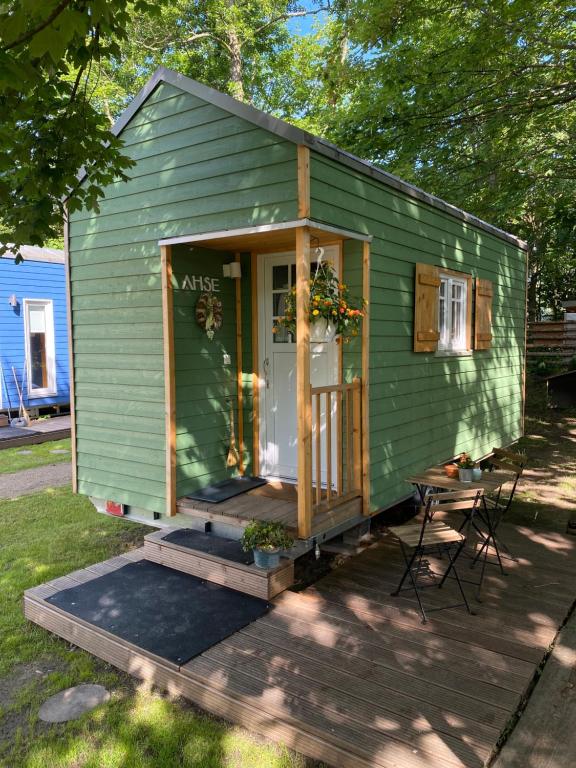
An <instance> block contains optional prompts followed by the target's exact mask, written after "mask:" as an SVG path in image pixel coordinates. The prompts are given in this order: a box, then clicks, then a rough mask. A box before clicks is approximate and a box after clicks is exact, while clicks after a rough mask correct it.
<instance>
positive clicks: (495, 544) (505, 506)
mask: <svg viewBox="0 0 576 768" xmlns="http://www.w3.org/2000/svg"><path fill="white" fill-rule="evenodd" d="M488 463H489V465H490V467H491V469H499V470H502V471H504V472H509V473H510V476H511V480H510V482H511V485H510V484H508V483H503V484H502V485H501V486H500V488H499V490H498V492H497V493H496V495H495V496H484V499H483V506H484V510H485V515H481V516H480V517H481V519H482V521H483V522H484V523H485V524H486V527H487V533H486V535H485V536H484V541H483V542H482V545H481V547H480V549H479V550H478V552H477V553H476V556H475V558H474V561H473V565H475V564H476V563H477V562H478V560H479V559H480V558H481V557H482V555H483V556H484V558H483V565H482V573H484V568H485V567H486V563H487V559H488V550H489V548H490V546H492V548H493V549H494V553H495V555H496V559H497V564H498V565H499V566H500V572H501V573H502V574H504V567H503V565H502V557H501V552H505V553H506V555H507V557H509V558H510V559H511V560H517V558H516V557H515V555H513V554H512V552H511V551H510V550H509V549H508V547H507V546H506V544H505V543H504V542H503V541H502V540H501V539H499V538H498V537H497V536H496V531H497V529H498V526H499V525H500V523H501V522H502V520H503V518H504V516H505V515H506V513H507V512H508V510H509V509H510V507H511V506H512V502H513V500H514V495H515V493H516V488H517V487H518V481H519V480H520V478H521V477H522V473H523V472H524V467H525V466H526V456H524V455H523V454H521V453H513V452H512V451H507V450H505V449H503V448H493V449H492V456H491V457H490V458H489V459H488ZM504 488H506V490H504ZM494 564H495V565H496V563H494ZM481 581H482V579H481Z"/></svg>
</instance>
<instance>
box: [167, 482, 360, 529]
mask: <svg viewBox="0 0 576 768" xmlns="http://www.w3.org/2000/svg"><path fill="white" fill-rule="evenodd" d="M176 508H177V511H178V512H179V513H181V514H184V515H192V516H193V517H201V518H204V519H206V520H211V521H219V522H225V523H227V524H229V525H237V526H241V527H244V526H246V525H248V523H249V522H250V521H251V520H273V521H275V522H279V523H282V524H283V525H285V526H286V528H287V529H288V530H289V532H290V533H291V534H292V535H293V536H294V537H297V535H298V497H297V493H296V487H295V486H293V485H288V484H287V483H282V484H280V485H279V486H278V487H274V485H273V484H272V483H270V484H267V485H266V486H261V487H260V488H256V489H254V490H253V491H248V492H247V493H243V494H241V495H240V496H235V497H234V498H232V499H228V501H223V502H221V503H220V504H211V503H209V502H204V501H195V500H193V499H189V498H187V497H185V498H181V499H178V502H177V505H176ZM361 515H362V498H361V497H360V496H357V497H356V498H353V499H346V498H344V499H343V500H342V503H340V504H339V505H338V506H336V507H334V509H331V510H329V511H326V512H317V513H316V514H315V515H314V518H313V521H312V535H313V536H316V535H318V534H320V533H323V532H325V531H328V530H330V529H331V528H334V527H336V526H338V525H340V524H341V523H344V522H345V521H346V520H352V521H353V522H354V523H355V522H357V520H356V519H357V518H360V517H361Z"/></svg>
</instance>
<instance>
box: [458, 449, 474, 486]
mask: <svg viewBox="0 0 576 768" xmlns="http://www.w3.org/2000/svg"><path fill="white" fill-rule="evenodd" d="M456 466H457V467H458V478H459V480H460V482H461V483H471V482H472V477H473V474H474V467H475V466H476V464H475V462H474V461H473V460H472V459H471V458H470V456H469V455H468V454H467V453H462V454H460V458H459V459H458V461H457V462H456Z"/></svg>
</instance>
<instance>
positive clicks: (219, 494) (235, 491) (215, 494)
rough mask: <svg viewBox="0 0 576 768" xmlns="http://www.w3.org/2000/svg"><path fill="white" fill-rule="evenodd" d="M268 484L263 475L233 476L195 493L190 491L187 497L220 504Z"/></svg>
mask: <svg viewBox="0 0 576 768" xmlns="http://www.w3.org/2000/svg"><path fill="white" fill-rule="evenodd" d="M261 485H266V480H263V479H262V478H261V477H231V478H230V479H229V480H223V481H222V482H221V483H215V484H214V485H206V486H205V487H204V488H200V489H199V490H197V491H196V492H195V493H190V494H188V496H187V497H186V498H187V499H194V501H209V502H211V503H212V504H219V503H220V502H221V501H227V500H228V499H232V498H234V496H240V494H241V493H246V491H251V490H252V489H253V488H259V487H260V486H261Z"/></svg>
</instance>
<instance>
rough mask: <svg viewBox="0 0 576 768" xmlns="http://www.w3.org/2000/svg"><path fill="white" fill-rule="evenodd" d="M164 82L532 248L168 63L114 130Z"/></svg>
mask: <svg viewBox="0 0 576 768" xmlns="http://www.w3.org/2000/svg"><path fill="white" fill-rule="evenodd" d="M161 83H169V84H170V85H173V86H175V87H176V88H180V89H181V90H182V91H185V92H187V93H190V94H191V95H193V96H196V97H197V98H200V99H203V100H204V101H206V102H208V103H209V104H214V105H215V106H217V107H220V108H221V109H223V110H225V111H226V112H230V113H231V114H233V115H236V116H238V117H241V118H242V119H244V120H246V121H248V122H250V123H253V124H254V125H257V126H258V127H260V128H263V129H265V130H267V131H270V132H271V133H275V134H277V135H278V136H281V137H282V138H284V139H287V140H288V141H292V142H294V143H295V144H304V145H305V146H307V147H309V148H310V149H312V150H314V151H315V152H318V153H320V154H322V155H325V156H326V157H329V158H331V159H332V160H336V161H337V162H340V163H342V164H343V165H346V166H348V167H349V168H352V169H354V170H355V171H359V172H360V173H363V174H365V175H366V176H370V177H371V178H374V179H377V180H378V181H380V182H382V183H384V184H386V185H387V186H389V187H392V188H394V189H397V190H399V191H400V192H403V193H404V194H405V195H408V196H409V197H413V198H415V199H417V200H421V201H422V202H424V203H427V204H428V205H430V206H432V207H433V208H437V209H439V210H441V211H444V213H447V214H449V215H450V216H453V217H454V218H456V219H459V220H460V221H465V222H466V223H468V224H471V225H472V226H475V227H478V228H479V229H483V230H484V231H486V232H489V233H490V234H491V235H494V236H495V237H498V238H500V239H501V240H505V241H507V242H509V243H512V244H513V245H515V246H517V247H519V248H522V249H523V250H527V249H528V245H527V243H526V242H524V240H521V239H520V238H518V237H516V236H515V235H511V234H509V233H508V232H504V230H502V229H499V228H498V227H495V226H493V225H492V224H488V222H486V221H483V220H482V219H479V218H478V217H477V216H473V215H472V214H470V213H466V211H463V210H461V209H460V208H457V207H456V206H455V205H451V204H450V203H447V202H445V201H444V200H441V199H440V198H439V197H436V196H435V195H430V194H428V192H424V190H422V189H420V188H419V187H416V186H414V185H413V184H410V183H409V182H407V181H403V180H402V179H400V178H398V176H394V175H393V174H391V173H388V172H387V171H384V170H382V169H381V168H379V167H378V166H376V165H373V164H372V163H369V162H368V161H367V160H362V159H361V158H359V157H356V156H355V155H353V154H352V153H350V152H347V151H346V150H343V149H340V148H339V147H337V146H335V145H334V144H331V143H330V142H329V141H326V140H325V139H321V138H319V137H318V136H314V135H313V134H311V133H308V132H307V131H304V130H302V129H301V128H296V126H294V125H291V124H290V123H287V122H285V121H284V120H280V119H278V118H277V117H273V116H272V115H269V114H267V113H266V112H262V111H261V110H259V109H256V108H255V107H252V106H251V105H250V104H245V103H244V102H242V101H238V100H237V99H234V98H232V96H228V95H227V94H225V93H221V92H220V91H216V90H215V89H214V88H210V87H208V86H207V85H203V84H202V83H199V82H197V81H196V80H192V79H191V78H190V77H186V76H185V75H181V74H179V73H178V72H174V71H173V70H171V69H166V68H165V67H159V68H158V69H157V70H156V72H154V74H153V75H152V77H151V78H150V80H149V81H148V82H147V83H146V85H145V86H144V87H143V88H142V90H141V91H140V93H138V95H137V96H136V97H135V98H134V100H133V101H132V102H131V103H130V105H129V106H128V107H127V108H126V110H125V111H124V112H123V113H122V115H121V116H120V117H119V119H118V120H117V122H116V123H115V124H114V126H113V128H112V133H114V134H115V135H116V136H117V135H119V134H120V133H121V132H122V130H123V129H124V128H125V127H126V125H127V124H128V122H129V121H130V120H131V119H132V117H134V115H135V114H136V112H137V111H138V110H139V109H140V107H141V106H142V104H143V103H144V102H145V101H146V99H147V98H148V97H149V96H150V95H151V93H152V92H153V91H154V90H155V89H156V88H157V87H158V86H159V85H160V84H161ZM84 175H85V172H84V173H83V174H82V176H81V178H82V177H83V176H84Z"/></svg>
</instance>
